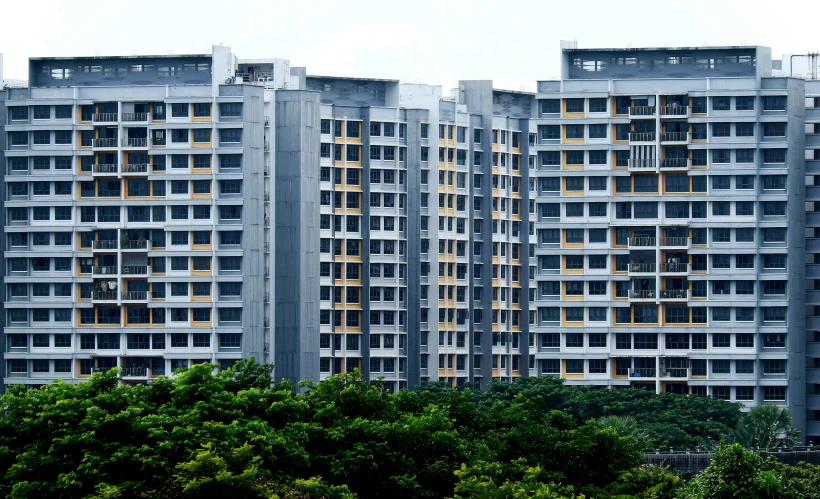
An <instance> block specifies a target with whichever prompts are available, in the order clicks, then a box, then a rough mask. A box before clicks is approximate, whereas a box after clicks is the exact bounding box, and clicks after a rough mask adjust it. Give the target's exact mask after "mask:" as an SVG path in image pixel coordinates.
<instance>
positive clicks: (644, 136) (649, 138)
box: [629, 132, 655, 142]
mask: <svg viewBox="0 0 820 499" xmlns="http://www.w3.org/2000/svg"><path fill="white" fill-rule="evenodd" d="M629 141H630V142H655V132H629Z"/></svg>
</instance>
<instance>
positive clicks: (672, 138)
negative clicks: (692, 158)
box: [661, 132, 689, 142]
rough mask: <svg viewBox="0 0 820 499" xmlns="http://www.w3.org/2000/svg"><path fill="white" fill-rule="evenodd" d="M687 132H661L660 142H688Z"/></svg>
mask: <svg viewBox="0 0 820 499" xmlns="http://www.w3.org/2000/svg"><path fill="white" fill-rule="evenodd" d="M688 141H689V132H663V133H662V134H661V142H688Z"/></svg>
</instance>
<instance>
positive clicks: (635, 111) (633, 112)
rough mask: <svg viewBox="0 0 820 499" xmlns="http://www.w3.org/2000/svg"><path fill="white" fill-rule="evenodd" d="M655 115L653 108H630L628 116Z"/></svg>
mask: <svg viewBox="0 0 820 499" xmlns="http://www.w3.org/2000/svg"><path fill="white" fill-rule="evenodd" d="M654 114H655V106H631V107H630V108H629V115H630V116H652V115H654Z"/></svg>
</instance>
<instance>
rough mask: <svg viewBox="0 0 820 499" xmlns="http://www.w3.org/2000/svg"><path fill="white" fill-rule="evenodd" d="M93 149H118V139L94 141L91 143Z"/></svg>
mask: <svg viewBox="0 0 820 499" xmlns="http://www.w3.org/2000/svg"><path fill="white" fill-rule="evenodd" d="M91 146H92V147H117V139H115V138H114V139H94V140H93V141H91Z"/></svg>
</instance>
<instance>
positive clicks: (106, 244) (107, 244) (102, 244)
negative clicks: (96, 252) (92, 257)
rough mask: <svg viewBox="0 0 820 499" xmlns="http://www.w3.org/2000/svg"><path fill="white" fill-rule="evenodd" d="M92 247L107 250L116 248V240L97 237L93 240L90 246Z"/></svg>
mask: <svg viewBox="0 0 820 499" xmlns="http://www.w3.org/2000/svg"><path fill="white" fill-rule="evenodd" d="M91 247H92V248H94V249H100V250H109V249H117V240H116V239H99V240H96V241H94V243H93V244H92V246H91Z"/></svg>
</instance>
